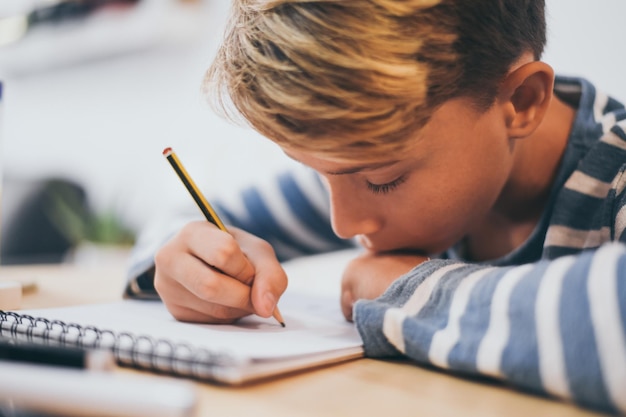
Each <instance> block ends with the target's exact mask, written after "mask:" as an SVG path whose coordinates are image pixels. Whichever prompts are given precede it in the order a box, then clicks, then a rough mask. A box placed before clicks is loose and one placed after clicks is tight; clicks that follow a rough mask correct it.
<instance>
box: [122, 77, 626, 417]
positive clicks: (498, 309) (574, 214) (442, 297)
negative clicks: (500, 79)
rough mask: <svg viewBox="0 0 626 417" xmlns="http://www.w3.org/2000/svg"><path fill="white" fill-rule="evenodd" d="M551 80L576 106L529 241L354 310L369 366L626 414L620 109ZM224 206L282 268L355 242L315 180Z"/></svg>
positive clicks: (442, 262) (251, 193) (415, 275)
mask: <svg viewBox="0 0 626 417" xmlns="http://www.w3.org/2000/svg"><path fill="white" fill-rule="evenodd" d="M556 81H557V82H556V85H555V93H556V94H557V95H558V96H559V97H560V98H561V99H563V100H564V101H566V102H568V103H569V104H571V105H572V106H573V107H575V108H577V109H578V110H577V115H576V119H575V122H574V125H573V127H572V131H571V134H570V138H569V142H568V146H567V148H566V151H565V154H564V156H563V159H562V163H561V166H560V169H559V172H558V174H557V178H556V180H555V183H554V185H553V188H552V192H551V196H550V199H549V203H548V207H547V209H546V210H545V211H544V213H543V215H542V217H541V219H540V221H539V223H538V225H537V227H536V228H535V230H534V232H533V233H532V234H531V236H530V238H529V239H528V240H527V241H526V242H525V243H524V244H523V245H522V246H521V247H519V248H517V249H516V250H515V251H513V252H512V253H510V254H508V255H506V256H504V257H502V258H500V259H496V260H493V261H490V262H489V263H481V264H476V263H469V262H466V261H464V260H463V259H462V257H461V256H460V255H459V254H460V253H461V252H462V251H460V250H458V248H451V249H450V250H449V251H448V252H447V253H445V254H444V255H443V256H442V259H434V260H432V261H428V262H425V263H423V264H421V265H419V266H417V267H416V268H414V269H413V270H412V271H410V272H409V273H407V274H406V275H404V276H402V277H400V278H399V279H398V280H396V281H395V282H394V284H393V285H392V286H391V287H390V288H389V289H388V290H387V291H386V292H385V294H383V295H382V296H381V297H380V298H378V299H376V300H360V301H358V302H357V303H356V304H355V307H354V320H355V323H356V325H357V328H358V329H359V332H360V334H361V336H362V338H363V342H364V348H365V352H366V354H367V355H368V356H370V357H388V356H397V355H405V356H406V357H408V358H410V359H412V360H414V361H417V362H420V363H426V364H430V365H434V366H437V367H440V368H443V369H449V370H453V371H457V372H462V373H467V374H474V375H481V376H487V377H493V378H496V379H501V380H504V381H506V382H508V383H509V384H512V385H514V386H517V387H519V388H523V389H525V390H531V391H534V392H539V393H543V394H548V395H552V396H556V397H559V398H563V399H568V400H571V401H574V402H575V403H577V404H580V405H582V406H585V407H590V408H594V409H600V410H604V411H612V412H616V411H617V412H621V413H626V232H625V229H626V191H625V190H626V172H625V171H626V133H625V132H626V111H625V110H624V107H623V106H622V105H621V104H620V103H618V102H617V101H615V100H613V99H611V98H609V97H608V96H606V95H604V94H601V93H600V92H597V91H596V90H595V88H594V86H593V85H591V84H590V83H588V82H587V81H585V80H582V79H577V78H564V77H557V80H556ZM216 208H217V210H218V211H219V213H220V215H221V216H223V218H224V220H225V222H226V223H229V224H231V225H234V226H237V227H241V228H243V229H246V230H248V231H250V232H252V233H254V234H256V235H258V236H260V237H262V238H264V239H265V240H267V241H269V242H270V243H271V244H272V245H273V247H274V248H275V250H276V252H277V255H278V256H279V259H281V260H287V259H290V258H293V257H296V256H301V255H307V254H313V253H321V252H325V251H332V250H337V249H341V248H345V247H349V246H354V242H353V241H344V240H341V239H339V238H337V237H336V236H335V235H334V234H333V233H332V229H331V228H330V214H329V204H328V196H327V194H326V192H325V190H324V188H323V187H322V185H321V183H320V181H319V178H318V177H317V175H316V174H315V173H313V172H312V171H309V170H304V169H303V170H302V171H298V172H290V173H288V174H284V175H280V176H279V177H278V180H277V181H276V182H274V183H271V184H266V185H264V186H260V187H254V188H249V189H247V190H244V191H243V192H242V193H241V194H240V195H239V196H237V198H236V199H231V200H230V201H226V200H223V201H221V202H218V203H217V204H216ZM189 219H190V218H188V217H187V218H183V219H182V221H181V222H180V223H179V225H180V224H183V223H184V222H186V221H188V220H189ZM169 224H171V222H170V223H169ZM175 227H178V226H175ZM159 235H160V236H166V235H168V234H167V233H165V232H163V231H162V232H160V233H156V234H146V235H144V237H143V238H141V239H140V241H139V243H138V245H137V247H136V251H135V254H134V257H133V263H132V266H131V269H130V273H129V286H128V288H127V296H144V295H148V296H154V295H155V293H154V290H153V289H152V288H151V280H152V270H153V260H152V259H153V255H154V253H155V251H156V248H157V247H158V246H159V245H160V243H161V242H163V239H162V238H160V239H159V238H157V236H159Z"/></svg>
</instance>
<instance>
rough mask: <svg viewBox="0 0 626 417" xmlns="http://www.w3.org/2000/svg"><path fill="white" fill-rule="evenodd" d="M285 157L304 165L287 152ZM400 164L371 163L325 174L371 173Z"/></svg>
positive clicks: (390, 162)
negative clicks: (374, 170)
mask: <svg viewBox="0 0 626 417" xmlns="http://www.w3.org/2000/svg"><path fill="white" fill-rule="evenodd" d="M285 155H287V156H288V157H289V158H291V159H293V160H294V161H296V162H299V163H301V164H302V161H300V160H298V159H297V158H294V157H293V155H290V154H289V153H287V152H285ZM398 162H399V161H386V162H379V163H369V164H363V165H356V166H353V167H349V168H346V169H340V170H338V171H326V172H325V174H328V175H346V174H354V173H357V172H361V171H371V170H373V169H379V168H384V167H387V166H390V165H393V164H396V163H398ZM303 165H304V164H303Z"/></svg>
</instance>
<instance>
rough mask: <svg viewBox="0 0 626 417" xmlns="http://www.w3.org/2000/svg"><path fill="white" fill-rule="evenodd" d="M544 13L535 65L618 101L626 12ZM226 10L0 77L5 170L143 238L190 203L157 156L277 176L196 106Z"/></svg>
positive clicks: (560, 1)
mask: <svg viewBox="0 0 626 417" xmlns="http://www.w3.org/2000/svg"><path fill="white" fill-rule="evenodd" d="M547 4H548V12H549V17H548V21H549V25H550V33H549V43H548V48H547V50H546V54H545V57H544V58H545V60H546V61H548V62H549V63H551V64H552V65H553V66H554V68H555V69H556V70H557V71H559V72H561V73H566V74H571V75H582V76H586V77H588V78H589V79H591V80H592V81H593V82H595V83H596V84H597V85H598V86H600V87H601V88H603V89H605V90H607V91H609V92H611V93H613V94H614V95H615V96H616V97H618V98H620V99H621V100H625V101H626V82H625V81H624V79H623V77H622V73H624V68H625V65H624V64H625V63H626V58H625V54H624V52H623V51H624V47H623V45H621V43H622V41H621V39H623V34H622V33H621V32H622V30H621V28H620V24H622V23H623V16H626V1H624V0H599V1H597V2H572V1H571V0H548V2H547ZM227 8H228V2H227V1H225V0H209V1H207V2H205V3H204V6H203V7H202V8H201V9H200V10H197V11H195V12H194V13H191V14H188V15H185V16H187V17H188V18H189V20H188V21H187V23H183V26H184V27H185V31H183V32H185V33H186V35H185V36H179V37H176V36H174V37H171V38H168V39H166V40H165V42H163V43H162V44H157V43H156V42H155V44H154V45H152V46H151V47H149V48H148V47H146V48H142V49H137V50H136V51H135V52H134V53H125V54H120V55H117V56H112V57H110V58H108V59H96V58H93V57H92V59H91V60H89V61H87V62H82V63H80V64H76V65H57V66H56V67H54V68H53V69H50V70H46V71H23V70H19V71H18V70H16V71H13V72H11V71H10V70H7V71H5V74H4V79H5V84H6V85H5V120H4V126H3V128H4V139H3V143H2V156H3V161H4V162H3V164H4V168H5V170H6V171H8V172H9V173H11V174H13V175H20V176H27V177H31V178H36V177H39V176H44V175H65V176H72V177H76V178H77V179H79V181H81V182H83V183H84V184H85V185H86V186H87V187H88V190H89V193H90V196H91V199H92V202H93V204H94V205H95V206H96V207H98V208H99V209H100V210H104V209H114V210H116V211H117V212H119V213H121V214H122V215H123V216H124V218H125V219H126V220H127V221H128V222H129V223H130V225H131V226H133V227H141V225H143V223H144V222H145V221H146V220H147V219H148V218H149V217H151V216H152V215H153V214H154V213H155V212H158V211H159V210H161V209H164V208H165V207H168V206H170V205H172V204H174V203H175V202H176V201H182V199H188V198H189V197H188V196H187V195H186V194H185V191H184V189H183V187H182V185H181V184H180V183H179V181H178V179H177V178H176V177H175V176H174V174H173V172H172V171H171V169H170V167H169V166H167V164H166V162H165V161H164V159H163V157H162V156H161V151H162V150H163V148H164V147H166V146H173V147H174V148H175V150H176V151H177V153H178V154H179V156H180V157H181V159H182V160H183V162H184V163H185V165H187V168H188V170H189V171H190V172H191V173H192V174H193V175H195V176H197V177H205V178H211V181H212V182H213V183H214V188H215V189H216V190H223V189H226V188H227V187H228V184H230V183H231V182H233V181H235V182H240V181H244V179H245V178H250V177H253V176H254V175H255V173H256V171H257V170H266V169H276V167H278V166H280V165H281V164H282V162H278V161H283V160H284V159H283V158H282V155H281V154H280V152H279V151H278V150H277V148H276V147H275V146H274V145H272V144H270V143H269V142H266V141H261V140H258V139H257V135H256V134H255V133H253V132H251V131H249V130H247V129H243V128H239V127H235V126H233V125H231V124H229V123H228V122H226V121H224V120H222V119H220V118H219V117H217V116H215V115H213V113H212V112H211V110H210V109H209V108H208V106H207V105H206V104H205V103H204V101H203V98H202V96H201V94H200V82H201V79H202V75H203V72H204V70H205V69H206V67H207V65H208V63H209V62H210V60H211V57H212V55H213V53H214V51H215V47H216V44H217V40H218V38H219V36H220V34H221V31H222V24H223V20H224V16H225V13H226V11H227ZM179 23H180V22H179ZM123 41H124V40H123V39H122V43H123ZM129 49H130V48H129ZM91 52H93V51H91ZM2 54H3V50H2V49H0V74H1V73H2V71H1V70H2V65H1V63H2V60H1V57H2ZM94 55H97V54H94ZM5 62H6V61H5ZM38 65H41V63H39V64H38ZM9 66H10V65H9ZM267 160H270V161H271V163H269V164H268V163H266V162H267Z"/></svg>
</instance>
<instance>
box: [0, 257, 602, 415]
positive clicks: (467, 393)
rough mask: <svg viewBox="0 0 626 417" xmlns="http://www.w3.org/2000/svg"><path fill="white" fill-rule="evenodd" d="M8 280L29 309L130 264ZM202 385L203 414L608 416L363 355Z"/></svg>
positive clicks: (6, 273)
mask: <svg viewBox="0 0 626 417" xmlns="http://www.w3.org/2000/svg"><path fill="white" fill-rule="evenodd" d="M7 279H10V280H24V281H35V282H36V283H37V287H38V288H37V289H36V290H35V291H33V292H31V293H28V294H25V296H24V299H23V302H22V308H24V309H26V308H42V307H56V306H68V305H77V304H86V303H95V302H105V301H114V300H118V299H120V298H121V294H122V288H123V286H124V265H120V264H109V265H103V266H97V267H96V266H89V267H84V266H83V267H81V266H72V265H49V266H48V265H46V266H28V267H3V268H1V269H0V280H7ZM116 372H129V373H135V372H141V371H136V370H131V369H122V368H120V369H119V370H117V371H116ZM142 373H144V374H148V373H146V372H142ZM154 378H162V377H161V376H158V375H154ZM197 385H198V391H199V393H200V396H199V404H198V405H199V407H198V410H197V412H196V415H197V416H208V415H214V416H245V417H249V416H257V417H263V416H269V417H298V416H307V417H308V416H311V417H313V416H358V417H361V416H363V417H365V416H389V417H391V416H394V417H395V416H418V415H419V416H450V417H459V416H494V417H495V416H509V417H510V416H520V417H522V416H523V417H528V416H534V417H539V416H550V417H555V416H594V415H595V416H599V415H602V414H596V413H592V412H589V411H587V410H583V409H580V408H578V407H576V406H573V405H570V404H567V403H563V402H560V401H557V400H552V399H546V398H542V397H539V396H535V395H530V394H525V393H521V392H518V391H515V390H514V389H511V388H508V387H506V386H503V385H500V384H497V383H492V382H485V381H478V380H471V379H465V378H461V377H458V376H453V375H450V374H448V373H445V372H440V371H437V370H432V369H427V368H423V367H419V366H416V365H414V364H411V363H408V362H402V361H383V360H372V359H359V360H355V361H351V362H347V363H343V364H339V365H334V366H330V367H326V368H322V369H317V370H313V371H308V372H303V373H299V374H295V375H289V376H285V377H281V378H276V379H273V380H270V381H264V382H262V383H256V384H253V385H248V386H244V387H236V388H233V387H223V386H216V385H212V384H209V383H200V382H198V383H197Z"/></svg>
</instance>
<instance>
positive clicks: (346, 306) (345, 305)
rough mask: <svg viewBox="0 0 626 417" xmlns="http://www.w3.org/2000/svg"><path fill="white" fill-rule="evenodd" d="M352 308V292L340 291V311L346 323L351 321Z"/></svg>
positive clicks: (347, 290)
mask: <svg viewBox="0 0 626 417" xmlns="http://www.w3.org/2000/svg"><path fill="white" fill-rule="evenodd" d="M353 308H354V297H353V296H352V291H350V290H349V289H343V290H342V291H341V311H342V312H343V315H344V317H345V318H346V320H348V321H352V310H353Z"/></svg>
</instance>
